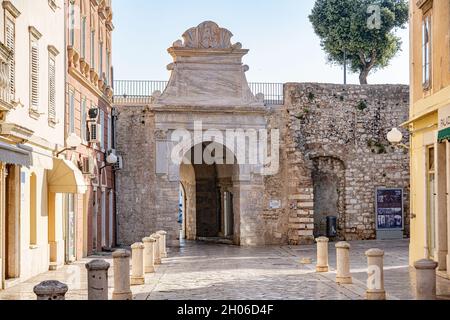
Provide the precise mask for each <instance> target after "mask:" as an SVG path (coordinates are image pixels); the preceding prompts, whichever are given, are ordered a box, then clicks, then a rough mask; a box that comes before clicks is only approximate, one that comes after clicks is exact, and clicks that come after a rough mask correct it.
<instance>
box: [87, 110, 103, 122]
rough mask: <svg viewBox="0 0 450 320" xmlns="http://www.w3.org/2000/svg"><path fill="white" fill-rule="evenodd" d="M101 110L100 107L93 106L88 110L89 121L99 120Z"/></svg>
mask: <svg viewBox="0 0 450 320" xmlns="http://www.w3.org/2000/svg"><path fill="white" fill-rule="evenodd" d="M99 114H100V111H99V109H98V108H91V109H89V111H88V116H89V117H88V120H87V121H88V122H97V121H98V116H99Z"/></svg>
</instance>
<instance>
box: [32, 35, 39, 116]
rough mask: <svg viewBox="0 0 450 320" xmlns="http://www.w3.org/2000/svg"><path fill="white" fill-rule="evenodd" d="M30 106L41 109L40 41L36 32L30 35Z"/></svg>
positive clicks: (33, 109)
mask: <svg viewBox="0 0 450 320" xmlns="http://www.w3.org/2000/svg"><path fill="white" fill-rule="evenodd" d="M30 107H31V110H32V111H37V110H38V109H39V42H38V38H37V37H36V35H35V34H33V33H32V34H31V35H30Z"/></svg>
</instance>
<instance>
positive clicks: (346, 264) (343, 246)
mask: <svg viewBox="0 0 450 320" xmlns="http://www.w3.org/2000/svg"><path fill="white" fill-rule="evenodd" d="M336 269H337V275H336V282H337V283H340V284H351V283H352V282H353V281H352V275H351V273H350V244H349V243H347V242H338V243H337V244H336Z"/></svg>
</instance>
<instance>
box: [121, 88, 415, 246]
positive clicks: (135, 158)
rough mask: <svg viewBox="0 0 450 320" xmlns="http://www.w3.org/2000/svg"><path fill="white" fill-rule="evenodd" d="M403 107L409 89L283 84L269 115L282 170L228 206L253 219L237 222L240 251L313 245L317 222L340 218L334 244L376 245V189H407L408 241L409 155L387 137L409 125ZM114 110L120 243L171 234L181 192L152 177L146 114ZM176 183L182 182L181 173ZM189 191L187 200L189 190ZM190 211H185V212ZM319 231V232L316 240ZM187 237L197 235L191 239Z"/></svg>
mask: <svg viewBox="0 0 450 320" xmlns="http://www.w3.org/2000/svg"><path fill="white" fill-rule="evenodd" d="M408 100H409V91H408V87H407V86H397V85H375V86H353V85H347V86H342V85H331V84H312V83H311V84H310V83H302V84H295V83H289V84H286V85H285V105H284V106H268V107H267V112H266V122H267V128H268V129H269V130H270V129H279V130H280V136H281V141H280V142H281V150H280V171H279V173H278V174H277V175H274V176H267V177H265V178H264V184H263V185H261V186H260V188H259V187H258V188H256V187H255V186H252V187H251V188H248V190H247V186H246V184H241V185H240V190H241V191H240V195H236V197H235V206H236V205H239V206H240V208H241V210H245V212H254V214H253V215H252V219H247V218H246V217H240V219H241V220H240V221H241V222H240V225H236V229H237V230H236V232H240V234H241V237H243V238H244V239H253V238H255V239H256V240H255V241H248V240H246V241H242V242H241V244H244V245H245V244H250V243H252V244H287V243H290V244H305V243H312V242H313V240H314V229H315V219H314V217H315V216H316V217H317V216H322V217H323V218H324V217H325V216H326V215H336V216H337V217H338V234H339V237H338V238H339V239H346V240H355V239H373V238H375V236H376V232H375V190H376V188H377V187H402V188H404V189H405V204H406V208H405V210H406V219H405V220H406V230H405V236H408V235H409V209H408V203H409V201H408V200H409V156H408V153H407V152H406V151H405V150H402V149H394V148H392V147H391V146H390V145H389V144H388V142H387V141H386V138H385V137H386V134H387V132H388V131H389V130H390V129H391V128H393V127H399V126H400V124H401V123H403V122H405V121H406V120H407V118H408V107H409V101H408ZM118 111H119V117H118V126H117V139H118V153H119V154H120V155H122V156H123V157H124V169H123V170H121V171H119V172H117V183H118V199H117V200H118V223H119V243H121V244H131V243H133V242H135V241H138V240H139V239H140V238H141V237H143V236H145V235H147V234H149V233H151V232H154V231H156V230H159V229H169V230H168V231H169V232H170V234H172V235H174V234H175V233H176V232H177V230H174V224H173V223H169V222H170V221H173V220H174V219H176V213H177V208H178V203H176V201H174V200H173V199H178V192H179V190H178V188H179V185H178V183H177V182H175V181H172V182H167V183H164V182H163V179H161V178H158V177H157V175H156V174H155V172H156V169H155V166H156V164H155V157H156V155H155V154H156V150H157V148H156V141H158V139H160V137H158V130H156V129H155V117H154V113H153V111H152V108H151V107H133V106H126V107H124V106H118ZM404 134H405V137H408V135H407V134H406V132H404ZM181 179H185V180H188V178H184V175H183V174H182V175H181ZM189 179H190V180H192V177H190V178H189ZM170 181H171V180H170ZM188 189H189V190H187V192H189V194H191V193H192V192H191V191H192V190H195V185H192V186H190V185H189V186H188ZM191 189H192V190H191ZM247 191H248V192H247ZM245 195H246V196H245ZM157 197H158V199H172V200H171V201H165V202H164V201H160V200H158V201H156V199H157ZM242 197H247V198H248V199H241V198H242ZM315 197H316V199H315ZM249 199H252V200H251V201H250V200H249ZM315 200H317V201H320V203H318V202H315ZM169 202H174V203H169ZM156 203H158V205H156ZM196 205H197V206H198V205H199V204H198V203H195V202H194V203H190V204H187V206H188V207H190V208H191V209H190V210H195V206H196ZM255 208H262V209H255ZM315 211H316V213H315ZM334 211H335V212H334ZM172 212H173V214H172ZM172 215H173V216H172ZM235 218H239V217H235ZM316 222H317V219H316ZM192 227H194V226H192ZM197 227H198V226H197ZM323 228H324V226H323V225H321V226H320V225H317V223H316V233H317V232H320V230H321V231H322V232H323ZM239 229H240V231H239ZM317 230H319V231H317ZM187 232H188V236H189V237H190V238H192V237H194V236H195V234H194V233H195V230H187ZM171 240H175V238H173V237H171ZM173 243H175V242H172V244H173Z"/></svg>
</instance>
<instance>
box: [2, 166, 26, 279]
mask: <svg viewBox="0 0 450 320" xmlns="http://www.w3.org/2000/svg"><path fill="white" fill-rule="evenodd" d="M5 174H6V179H5V187H6V195H5V211H6V214H5V269H4V270H5V280H11V279H16V278H19V277H20V238H19V227H20V224H19V223H20V217H19V216H20V193H21V185H22V186H23V185H24V184H21V180H20V179H22V180H23V179H25V173H24V172H23V173H22V175H21V170H20V168H19V167H17V166H15V165H7V166H6V171H5ZM19 176H20V177H19ZM22 191H24V190H22Z"/></svg>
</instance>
